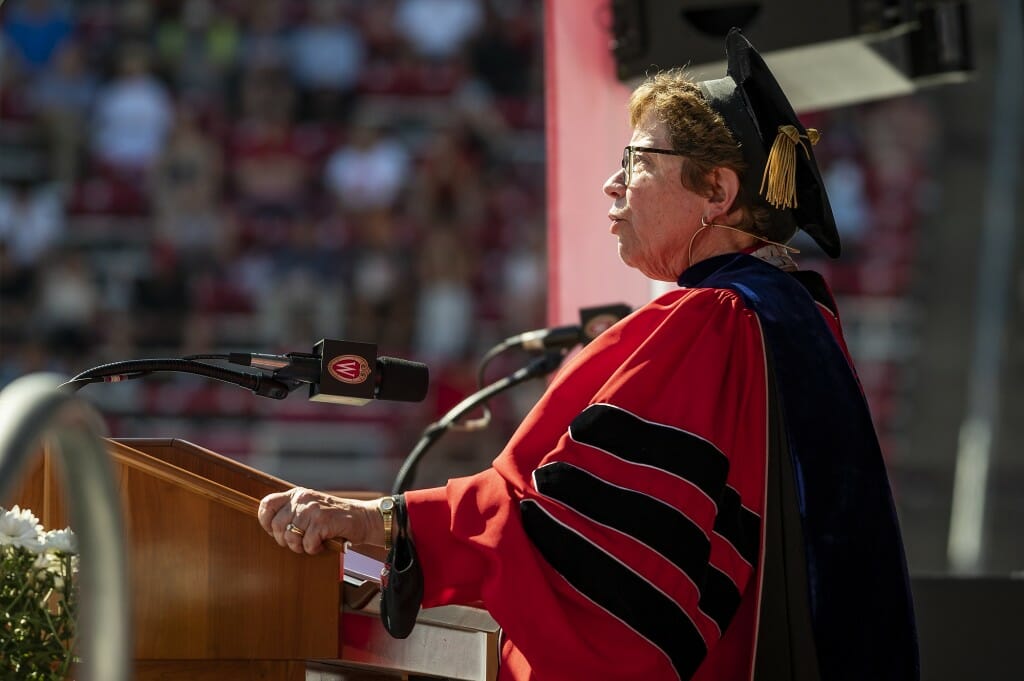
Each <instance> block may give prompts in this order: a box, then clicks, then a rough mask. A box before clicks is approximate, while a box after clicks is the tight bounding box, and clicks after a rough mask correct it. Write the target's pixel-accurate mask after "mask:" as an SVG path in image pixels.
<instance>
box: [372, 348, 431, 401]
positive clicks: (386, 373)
mask: <svg viewBox="0 0 1024 681" xmlns="http://www.w3.org/2000/svg"><path fill="white" fill-rule="evenodd" d="M377 368H378V369H379V370H380V381H379V382H378V384H377V395H376V398H377V399H378V400H395V401H398V402H420V401H422V400H423V398H424V397H426V396H427V388H428V386H429V385H430V370H429V369H427V365H426V364H423V363H421V362H411V361H409V360H407V359H399V358H397V357H378V358H377Z"/></svg>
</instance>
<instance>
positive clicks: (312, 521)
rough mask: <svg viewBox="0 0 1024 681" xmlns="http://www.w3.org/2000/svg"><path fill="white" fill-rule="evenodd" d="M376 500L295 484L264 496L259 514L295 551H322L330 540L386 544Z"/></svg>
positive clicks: (283, 543) (272, 532)
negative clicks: (336, 493)
mask: <svg viewBox="0 0 1024 681" xmlns="http://www.w3.org/2000/svg"><path fill="white" fill-rule="evenodd" d="M377 503H378V502H376V501H356V500H354V499H340V498H338V497H332V496H331V495H330V494H324V493H323V492H317V491H315V490H311V489H306V488H304V487H294V488H292V489H290V490H288V491H287V492H277V493H275V494H268V495H267V496H265V497H263V500H262V501H260V508H259V513H258V517H259V521H260V525H262V526H263V529H264V530H266V531H267V532H268V533H270V535H272V536H273V537H274V540H275V541H277V543H278V544H280V545H281V546H286V547H288V548H289V549H291V550H292V551H294V552H295V553H320V552H321V551H323V544H324V542H325V541H327V540H328V539H339V538H340V539H342V540H345V541H350V542H352V543H353V544H383V543H384V524H383V520H382V519H381V517H380V512H378V511H377ZM289 528H291V529H289Z"/></svg>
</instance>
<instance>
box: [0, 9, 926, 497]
mask: <svg viewBox="0 0 1024 681" xmlns="http://www.w3.org/2000/svg"><path fill="white" fill-rule="evenodd" d="M542 10H543V6H542V0H374V1H372V2H371V1H369V0H217V1H214V0H150V1H147V0H125V1H114V0H80V1H77V2H74V3H71V2H62V1H61V0H7V2H6V3H5V4H4V5H3V9H2V12H3V21H2V24H3V31H2V37H0V40H2V50H0V55H2V56H0V87H2V91H0V386H2V385H3V384H5V383H7V382H9V381H10V380H12V379H13V378H15V377H17V376H20V375H22V374H24V373H28V372H32V371H39V370H51V371H58V372H60V373H62V374H65V375H73V374H75V373H77V372H79V371H81V370H84V369H86V368H89V367H92V366H96V365H99V364H102V363H105V362H110V361H116V360H123V359H134V358H140V357H181V356H185V355H190V354H196V353H210V352H227V351H251V352H286V351H307V352H308V351H309V350H310V349H311V348H312V345H313V343H314V342H315V341H317V340H319V339H320V338H324V337H329V338H337V339H348V340H360V341H365V342H373V343H377V344H378V346H379V350H380V353H381V354H389V355H396V356H401V357H408V358H411V359H416V360H419V361H423V362H427V363H428V364H429V365H430V368H431V377H432V390H431V394H430V396H429V398H428V400H427V401H426V402H425V403H424V404H423V405H418V406H416V405H404V404H403V405H394V404H373V405H371V406H369V407H365V408H361V409H352V408H347V407H338V406H330V405H323V404H314V403H309V402H307V401H306V400H305V399H303V398H302V397H299V396H293V397H292V398H290V399H288V400H285V401H284V402H273V401H270V400H261V399H259V398H255V397H253V396H251V395H249V394H247V393H245V392H244V391H242V390H240V389H238V388H236V387H233V386H228V385H224V384H219V383H215V382H212V381H207V380H206V379H200V378H198V377H194V376H178V375H160V376H153V377H148V378H145V379H142V380H139V381H130V382H127V383H124V384H119V385H116V386H114V385H110V386H107V385H104V386H92V387H89V388H86V390H85V392H87V393H88V396H89V397H90V398H91V399H94V400H95V401H96V402H97V403H99V405H100V406H101V408H102V409H103V411H104V413H105V415H106V416H107V417H108V423H109V427H110V429H111V431H112V433H113V434H114V435H118V436H153V437H155V436H176V437H182V438H185V439H189V440H192V441H193V442H196V443H197V444H200V445H203V446H206V447H208V448H210V449H213V450H215V451H218V452H220V453H223V454H226V455H230V456H233V457H236V458H239V459H242V460H248V461H250V462H251V463H253V464H254V465H257V466H259V467H261V468H264V469H267V470H270V472H274V473H276V474H279V475H281V476H283V477H287V478H289V479H291V480H293V481H295V482H300V483H308V484H315V485H318V486H320V487H334V488H337V487H349V488H351V487H372V488H377V489H382V488H385V487H388V486H390V476H392V475H393V473H394V471H395V470H396V469H397V466H398V463H399V462H400V461H401V458H402V456H404V454H405V453H407V452H408V451H409V449H410V448H411V447H412V445H413V443H414V442H415V440H416V437H417V436H418V434H419V431H420V429H422V428H423V427H424V426H426V424H427V423H428V422H429V421H431V420H433V419H435V418H437V417H438V416H440V415H441V414H443V413H444V412H445V411H446V410H447V409H448V408H449V407H451V406H452V405H453V404H455V403H456V402H457V401H458V400H460V399H461V398H462V397H464V396H465V395H467V394H468V393H469V392H471V391H472V390H473V389H474V388H475V384H476V365H477V362H478V361H479V359H480V357H481V356H482V355H483V353H484V352H485V351H486V350H487V348H489V347H490V346H491V345H493V344H494V343H495V342H497V341H498V340H500V339H501V338H504V337H506V336H509V335H512V334H515V333H519V332H521V331H524V330H528V329H532V328H538V327H542V326H544V325H545V323H546V309H545V302H546V264H545V254H544V250H545V179H546V178H545V164H544V119H543V114H544V100H543V61H542V60H543V54H542V46H543V24H542V14H543V12H542ZM623 116H625V110H624V111H623ZM805 122H806V123H807V124H808V125H813V126H816V127H818V128H820V129H822V130H823V132H824V137H823V141H822V143H821V144H820V145H819V149H818V150H817V153H818V156H819V159H821V161H822V165H823V167H824V168H825V172H826V180H827V182H828V185H829V190H830V195H831V197H832V201H833V208H834V209H835V212H836V216H837V221H838V223H839V225H840V228H841V230H842V232H843V240H844V248H845V254H844V257H843V259H841V260H840V261H838V262H834V263H833V262H824V261H818V259H817V258H816V257H815V255H814V254H815V249H814V247H813V246H811V245H810V244H798V245H800V246H801V247H803V250H804V256H802V257H800V258H798V262H800V263H801V265H802V266H804V267H815V266H818V267H821V268H822V269H824V270H825V272H826V274H827V276H828V277H829V278H830V280H831V281H832V283H833V284H834V286H835V287H836V289H837V292H838V293H839V294H840V296H842V297H843V298H845V299H846V300H845V301H843V305H844V307H843V309H844V310H845V313H846V318H845V320H844V322H845V324H846V327H847V331H848V335H849V337H850V345H851V350H852V351H853V353H854V355H855V357H856V358H857V360H858V362H859V369H860V372H861V379H862V381H863V383H864V386H865V390H866V391H867V392H868V395H869V399H870V401H871V403H872V408H873V410H874V412H875V415H876V418H877V419H878V424H879V429H880V431H882V433H881V434H882V436H883V446H885V447H886V449H887V450H888V451H897V450H898V447H899V441H898V436H899V422H900V409H901V406H900V405H901V404H902V402H901V400H900V399H899V397H900V395H901V391H903V390H905V389H906V387H907V383H908V381H909V380H912V377H907V376H905V375H903V374H902V373H901V371H900V363H901V360H902V359H904V358H905V357H906V356H907V354H909V353H910V352H912V351H913V342H914V334H913V324H914V310H913V304H912V302H911V297H910V295H909V294H910V289H911V285H912V282H913V278H914V271H915V266H916V265H917V263H916V262H915V259H914V253H915V245H916V244H915V239H916V234H917V231H918V229H919V225H920V224H921V222H922V220H923V219H925V218H926V217H927V216H926V215H924V212H923V206H924V205H926V202H925V199H926V198H927V194H928V191H929V178H928V175H927V172H926V168H927V167H928V162H929V154H930V153H931V148H932V146H933V144H932V142H933V140H934V138H935V135H936V131H935V130H934V128H935V125H934V118H933V117H932V116H931V115H930V113H929V111H928V110H927V108H926V107H925V106H924V105H922V104H921V103H920V102H919V101H917V100H914V99H900V100H892V101H886V102H880V103H874V104H868V105H864V106H860V107H854V108H849V109H843V110H839V111H834V112H829V113H827V114H812V115H809V116H808V117H807V120H806V121H805ZM617 162H618V160H617V159H609V168H608V169H609V173H610V172H612V171H613V170H614V169H615V164H616V163H617ZM594 200H595V201H603V200H605V198H604V197H603V195H602V194H601V192H600V187H595V188H594ZM605 232H606V226H605V225H595V226H594V235H595V238H608V239H610V237H608V236H607V234H606V233H605ZM608 247H609V248H614V243H613V242H612V241H611V240H609V243H608ZM607 302H609V303H611V302H617V301H607ZM521 359H522V358H509V359H508V360H507V361H506V362H504V363H503V362H498V363H497V364H496V369H495V371H496V372H497V374H500V373H501V369H511V368H514V367H515V366H518V364H519V363H521V362H519V360H521ZM493 377H495V378H496V377H497V375H495V376H493ZM539 387H540V386H535V387H533V388H523V389H517V392H515V393H514V394H513V395H511V397H510V399H509V400H508V401H506V402H502V401H499V403H498V405H497V408H496V410H495V413H496V420H495V424H494V425H493V426H492V428H491V429H489V430H488V431H486V432H485V433H482V434H481V433H478V434H475V435H469V434H464V433H453V434H451V435H450V436H449V437H448V438H446V441H445V442H444V443H443V446H441V447H439V449H440V450H441V451H442V453H440V454H438V455H437V456H438V458H437V463H436V464H434V468H433V469H431V466H430V465H428V464H425V465H424V468H425V473H424V477H423V478H422V480H423V483H424V484H426V483H427V482H430V483H434V482H438V481H443V480H444V479H445V478H447V477H448V476H450V475H456V474H463V473H468V472H471V471H472V470H476V469H478V468H479V467H480V466H482V465H485V464H486V462H488V461H489V460H490V459H491V458H493V456H494V455H495V454H496V453H497V449H498V448H499V447H500V445H501V442H502V441H503V439H504V438H505V437H506V436H507V435H508V432H509V429H510V428H512V427H514V425H515V423H516V421H517V419H518V417H519V416H520V415H521V414H522V412H523V410H524V409H525V408H527V407H528V406H529V404H530V402H531V401H532V399H533V398H534V397H535V396H536V394H537V392H536V391H537V390H538V389H539Z"/></svg>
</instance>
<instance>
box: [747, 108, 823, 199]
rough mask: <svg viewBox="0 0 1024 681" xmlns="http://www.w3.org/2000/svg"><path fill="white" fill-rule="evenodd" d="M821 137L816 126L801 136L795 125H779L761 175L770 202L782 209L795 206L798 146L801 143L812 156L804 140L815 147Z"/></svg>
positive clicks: (809, 155)
mask: <svg viewBox="0 0 1024 681" xmlns="http://www.w3.org/2000/svg"><path fill="white" fill-rule="evenodd" d="M819 139H821V135H820V134H819V133H818V131H817V130H815V129H814V128H807V134H806V135H801V134H800V133H799V132H798V131H797V129H796V126H795V125H780V126H779V132H778V134H777V135H775V142H773V143H772V149H771V151H770V152H768V162H767V163H765V166H764V175H762V176H761V195H762V196H764V198H765V200H766V201H768V203H770V204H771V205H773V206H775V207H776V208H779V209H783V208H796V206H797V202H796V145H797V144H799V145H800V146H802V147H803V149H804V153H805V154H806V155H807V158H810V157H811V152H810V150H809V149H808V148H807V142H805V141H804V140H807V141H808V142H810V143H811V146H814V145H815V144H817V143H818V140H819ZM766 188H767V191H765V189H766Z"/></svg>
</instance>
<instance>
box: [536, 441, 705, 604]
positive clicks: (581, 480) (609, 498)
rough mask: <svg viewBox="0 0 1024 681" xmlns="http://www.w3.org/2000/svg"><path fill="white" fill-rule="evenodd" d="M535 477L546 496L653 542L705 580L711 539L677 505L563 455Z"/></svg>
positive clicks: (685, 569)
mask: <svg viewBox="0 0 1024 681" xmlns="http://www.w3.org/2000/svg"><path fill="white" fill-rule="evenodd" d="M533 479H534V484H535V485H536V487H537V491H538V492H540V493H541V494H543V495H544V496H546V497H550V498H551V499H555V500H557V501H559V502H561V503H562V504H564V505H565V506H568V507H569V508H571V509H573V510H574V511H576V512H577V513H579V514H580V515H583V516H585V517H587V518H589V519H591V520H593V521H595V522H597V523H600V524H601V525H604V526H606V527H610V528H612V529H615V530H618V531H619V532H621V533H623V534H625V535H627V536H630V537H632V538H633V539H635V540H637V541H638V542H640V543H642V544H646V545H647V546H649V547H651V548H652V549H654V550H655V551H656V552H657V553H660V554H661V555H662V556H664V557H665V558H666V559H668V560H669V561H671V562H672V563H674V564H675V565H676V567H678V568H679V569H680V570H682V571H683V573H684V574H685V575H686V576H687V577H689V578H690V581H691V582H693V584H694V585H695V586H696V587H697V588H698V589H700V587H701V584H703V583H704V575H705V573H706V572H707V566H708V555H709V553H710V551H711V542H710V540H709V539H708V537H707V535H705V534H704V530H702V529H701V528H700V527H699V526H698V525H697V524H696V523H694V522H693V521H691V520H690V519H689V518H687V517H686V516H685V515H683V514H682V513H681V512H679V511H678V510H676V509H675V508H673V507H671V506H669V505H668V504H666V503H665V502H663V501H660V500H658V499H656V498H654V497H650V496H647V495H645V494H641V493H640V492H636V491H633V490H629V489H624V488H622V487H618V486H616V485H613V484H611V483H608V482H606V481H604V480H602V479H600V478H598V477H596V476H594V475H591V474H590V473H588V472H587V471H585V470H583V469H581V468H578V467H576V466H573V465H571V464H567V463H564V462H561V461H557V462H554V463H550V464H547V465H545V466H541V467H540V468H538V469H537V470H536V471H534V472H533ZM623 509H629V512H628V513H623Z"/></svg>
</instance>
